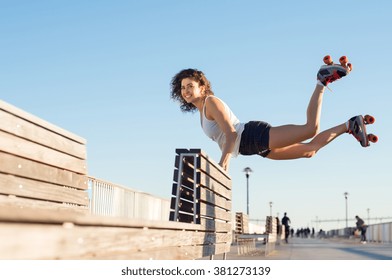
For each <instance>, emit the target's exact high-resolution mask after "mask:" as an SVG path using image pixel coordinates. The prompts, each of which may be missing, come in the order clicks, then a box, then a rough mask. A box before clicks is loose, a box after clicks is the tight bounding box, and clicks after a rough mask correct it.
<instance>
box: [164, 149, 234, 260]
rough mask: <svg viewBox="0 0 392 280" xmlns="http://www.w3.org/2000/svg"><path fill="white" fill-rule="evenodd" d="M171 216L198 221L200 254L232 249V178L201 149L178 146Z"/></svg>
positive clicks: (174, 219) (180, 219)
mask: <svg viewBox="0 0 392 280" xmlns="http://www.w3.org/2000/svg"><path fill="white" fill-rule="evenodd" d="M176 153H177V155H176V158H175V171H174V176H173V180H174V182H175V183H174V184H173V191H172V194H173V197H172V201H171V209H172V210H171V213H170V220H171V221H177V222H185V223H192V224H195V225H198V229H197V231H198V232H202V233H204V234H205V240H204V241H203V243H202V244H197V246H201V247H202V248H203V250H202V252H203V253H202V255H200V256H199V257H200V258H202V257H206V256H213V255H217V254H224V257H225V256H226V253H227V252H229V251H230V246H231V240H232V233H231V231H232V225H231V205H232V203H231V178H230V177H229V176H228V175H227V174H226V172H225V171H224V170H223V169H222V168H221V167H220V166H219V165H218V164H216V163H215V162H214V161H213V160H211V159H210V158H209V157H208V156H207V155H206V154H205V153H204V152H203V151H201V150H200V149H191V150H187V149H177V150H176Z"/></svg>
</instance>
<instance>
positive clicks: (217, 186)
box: [197, 172, 231, 200]
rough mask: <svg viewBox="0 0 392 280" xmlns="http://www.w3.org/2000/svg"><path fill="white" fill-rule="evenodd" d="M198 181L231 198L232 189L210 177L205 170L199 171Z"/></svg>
mask: <svg viewBox="0 0 392 280" xmlns="http://www.w3.org/2000/svg"><path fill="white" fill-rule="evenodd" d="M197 182H198V183H199V184H201V185H202V186H204V187H206V188H208V189H209V190H211V191H213V192H214V193H217V194H219V195H220V196H223V197H225V198H227V199H228V200H231V189H228V188H227V187H226V186H224V185H222V184H221V183H219V182H218V181H216V180H215V179H214V178H211V177H209V176H208V175H207V174H205V173H203V172H200V173H198V179H197Z"/></svg>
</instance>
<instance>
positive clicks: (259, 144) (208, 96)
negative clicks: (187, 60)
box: [171, 64, 359, 170]
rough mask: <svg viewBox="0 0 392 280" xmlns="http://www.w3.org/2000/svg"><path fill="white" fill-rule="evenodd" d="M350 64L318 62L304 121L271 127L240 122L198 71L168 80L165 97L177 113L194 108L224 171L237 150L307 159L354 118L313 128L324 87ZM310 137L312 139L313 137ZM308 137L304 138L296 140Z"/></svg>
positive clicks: (351, 123) (343, 129)
mask: <svg viewBox="0 0 392 280" xmlns="http://www.w3.org/2000/svg"><path fill="white" fill-rule="evenodd" d="M351 69H352V68H351V64H340V65H338V64H331V65H324V66H322V67H321V68H320V70H319V72H318V73H317V85H316V88H315V89H314V92H313V94H312V96H311V98H310V101H309V105H308V108H307V112H306V116H307V120H306V123H305V124H302V125H293V124H289V125H283V126H276V127H272V126H271V125H269V124H268V123H266V122H263V121H251V122H248V123H241V122H240V121H239V120H238V118H237V117H236V116H235V115H234V114H233V112H232V111H231V110H230V108H229V107H228V106H227V104H226V103H225V102H223V101H222V100H221V99H219V98H217V97H215V96H214V93H213V91H212V90H211V84H210V82H209V81H208V79H207V78H206V77H205V75H204V73H203V72H201V71H198V70H197V69H185V70H182V71H180V72H179V73H178V74H176V75H175V76H174V77H173V79H172V81H171V98H172V99H174V100H176V101H179V103H180V108H181V110H182V111H183V112H195V111H197V110H198V111H199V113H200V120H201V126H202V128H203V130H204V132H205V133H206V135H207V136H208V137H210V138H211V139H212V140H214V141H215V142H217V143H218V145H219V147H220V149H221V151H222V156H221V158H220V161H219V164H220V165H221V166H222V167H223V168H224V169H225V170H228V167H229V162H230V158H231V157H232V156H234V157H236V156H237V155H238V154H241V155H254V154H256V155H260V156H262V157H266V158H269V159H275V160H283V159H297V158H309V157H312V156H313V155H315V153H316V152H317V151H318V150H319V149H321V148H322V147H324V146H325V145H327V144H328V143H330V142H331V141H332V140H334V139H335V138H336V137H338V136H339V135H341V134H343V133H345V132H349V131H350V132H351V130H350V127H351V126H353V125H354V123H355V122H356V121H357V119H359V116H358V117H354V118H351V119H350V120H349V121H348V122H346V123H342V124H340V125H338V126H335V127H333V128H330V129H328V130H326V131H323V132H321V133H319V126H320V113H321V105H322V98H323V94H324V91H325V87H326V86H327V85H328V84H329V83H331V82H334V81H335V80H337V79H340V78H342V77H344V76H346V75H347V74H348V73H349V72H350V71H351ZM313 137H314V138H313ZM311 138H313V139H312V140H311V141H310V142H309V143H302V142H303V141H305V140H307V139H311Z"/></svg>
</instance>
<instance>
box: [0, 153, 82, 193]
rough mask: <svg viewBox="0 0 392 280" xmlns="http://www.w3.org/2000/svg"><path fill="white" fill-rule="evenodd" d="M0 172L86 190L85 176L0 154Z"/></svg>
mask: <svg viewBox="0 0 392 280" xmlns="http://www.w3.org/2000/svg"><path fill="white" fill-rule="evenodd" d="M0 172H3V173H7V174H11V175H16V176H19V177H26V178H29V179H34V180H38V181H42V182H49V183H54V184H58V185H63V186H68V187H72V188H76V189H81V190H87V188H88V185H87V181H88V179H87V176H85V175H80V174H76V173H74V172H71V171H68V170H64V169H59V168H56V167H52V166H49V165H45V164H42V163H39V162H35V161H32V160H28V159H24V158H21V157H18V156H15V155H11V154H7V153H4V152H0Z"/></svg>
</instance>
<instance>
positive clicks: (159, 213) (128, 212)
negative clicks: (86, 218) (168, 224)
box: [88, 177, 170, 221]
mask: <svg viewBox="0 0 392 280" xmlns="http://www.w3.org/2000/svg"><path fill="white" fill-rule="evenodd" d="M88 188H89V197H90V205H89V206H90V213H91V214H94V215H101V216H110V217H123V218H134V219H143V220H159V221H167V220H169V212H170V202H169V200H168V199H163V198H159V197H156V196H153V195H151V194H148V193H144V192H140V191H136V190H132V189H130V188H127V187H123V186H120V185H117V184H113V183H110V182H106V181H103V180H100V179H97V178H93V177H89V178H88Z"/></svg>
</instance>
